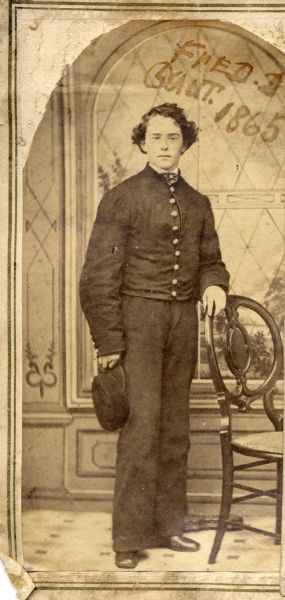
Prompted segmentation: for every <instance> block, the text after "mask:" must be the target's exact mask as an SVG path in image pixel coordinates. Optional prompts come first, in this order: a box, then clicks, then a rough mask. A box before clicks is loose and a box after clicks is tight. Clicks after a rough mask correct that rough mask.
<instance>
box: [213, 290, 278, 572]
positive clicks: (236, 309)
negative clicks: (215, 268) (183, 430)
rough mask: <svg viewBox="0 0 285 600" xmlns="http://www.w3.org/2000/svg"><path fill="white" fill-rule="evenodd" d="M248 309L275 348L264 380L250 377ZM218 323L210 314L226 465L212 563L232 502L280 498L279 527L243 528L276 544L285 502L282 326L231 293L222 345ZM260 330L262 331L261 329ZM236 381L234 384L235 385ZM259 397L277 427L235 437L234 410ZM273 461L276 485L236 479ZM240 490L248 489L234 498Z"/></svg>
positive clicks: (246, 408) (258, 307) (260, 308)
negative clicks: (279, 403) (238, 458)
mask: <svg viewBox="0 0 285 600" xmlns="http://www.w3.org/2000/svg"><path fill="white" fill-rule="evenodd" d="M245 309H246V311H245ZM247 310H249V311H251V312H250V314H251V315H252V316H253V317H254V318H255V319H256V318H257V319H261V320H262V323H263V326H264V327H266V328H267V331H268V339H270V344H271V349H272V352H271V357H272V364H271V365H270V366H269V368H268V372H267V373H266V374H265V375H263V378H262V379H260V378H259V379H258V380H256V379H255V380H254V381H252V379H251V378H249V372H250V369H251V362H252V353H253V352H254V351H255V356H256V348H255V350H254V348H253V343H252V340H253V338H252V336H251V335H250V333H249V331H250V328H251V326H252V325H250V323H251V324H252V322H253V320H254V319H253V320H252V318H251V319H250V321H249V322H246V324H244V323H243V322H242V320H241V319H240V312H243V313H244V314H245V312H247ZM252 311H253V312H252ZM222 314H223V313H222ZM256 315H258V317H256ZM220 318H221V317H220ZM217 323H218V319H217V320H216V319H214V318H213V317H209V316H208V315H206V317H205V336H206V345H207V353H208V361H209V367H210V373H211V377H212V379H213V383H214V386H215V390H216V393H217V398H218V403H219V407H220V413H221V428H220V442H221V451H222V466H223V483H222V499H221V506H220V515H219V519H218V524H217V530H216V535H215V539H214V543H213V547H212V550H211V554H210V557H209V563H210V564H212V563H214V562H215V560H216V557H217V554H218V552H219V549H220V547H221V544H222V540H223V537H224V534H225V532H226V530H227V524H228V523H230V521H229V516H230V511H231V506H232V504H236V503H239V502H242V501H244V500H251V499H254V498H258V497H259V496H267V497H269V498H275V499H276V528H275V532H271V531H265V530H262V529H259V528H257V527H252V526H250V525H246V524H243V525H242V528H243V529H247V530H249V531H254V532H258V533H262V534H264V535H267V536H271V537H273V538H274V539H275V543H277V544H278V543H279V544H280V535H281V501H282V498H281V496H282V464H283V441H282V438H283V434H282V430H283V418H282V416H281V414H279V413H278V411H277V410H276V408H275V406H274V396H275V394H276V392H277V389H276V387H275V384H276V381H277V379H278V378H280V377H281V370H282V342H281V337H280V332H279V329H278V327H277V325H276V323H275V321H274V319H273V317H272V316H271V314H270V313H269V312H268V311H267V310H266V309H265V308H264V307H263V306H261V305H260V304H258V303H257V302H255V301H254V300H251V299H249V298H245V297H242V296H229V297H228V301H227V306H226V310H225V318H224V322H223V333H222V336H220V337H219V339H218V344H217V339H216V334H215V332H214V331H215V328H217V325H216V324H217ZM248 330H249V331H248ZM259 335H261V334H260V333H259ZM222 355H223V356H224V359H223V358H222ZM257 358H259V357H257ZM223 361H225V363H226V365H227V369H228V370H229V372H230V374H231V378H232V381H231V385H229V379H228V378H226V376H225V372H222V367H221V362H223ZM224 371H225V369H224ZM233 382H234V386H232V383H233ZM260 398H262V399H263V406H264V410H265V413H266V415H267V417H268V418H269V420H270V421H271V423H272V425H273V426H274V431H266V432H264V431H263V432H260V433H250V434H247V435H242V436H239V437H234V435H233V433H232V422H233V418H232V412H233V409H234V407H235V410H237V409H238V410H239V411H242V412H245V413H247V412H248V411H249V410H250V408H251V405H252V403H253V402H254V401H256V400H257V399H260ZM236 454H242V455H245V456H247V457H253V458H254V460H253V461H251V462H243V463H242V464H238V465H235V464H234V456H235V455H236ZM269 463H275V464H276V474H277V485H276V488H274V489H270V490H266V489H265V490H261V489H258V488H255V487H252V486H251V485H244V484H243V483H239V482H238V481H236V479H237V478H236V477H235V475H236V474H238V473H240V472H241V471H244V470H246V469H251V468H253V467H258V466H262V465H267V464H269ZM235 489H238V490H242V491H243V492H246V493H245V494H244V493H243V494H242V495H241V496H237V497H233V492H234V490H235Z"/></svg>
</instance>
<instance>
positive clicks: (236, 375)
mask: <svg viewBox="0 0 285 600" xmlns="http://www.w3.org/2000/svg"><path fill="white" fill-rule="evenodd" d="M243 309H248V310H249V311H250V312H251V314H252V315H253V318H250V319H248V320H245V321H244V320H242V319H241V318H240V314H239V313H240V312H241V311H242V310H243ZM254 316H256V318H257V319H258V320H259V322H261V323H262V326H263V327H264V329H266V331H267V340H268V342H270V344H269V345H270V353H269V351H268V349H266V348H265V337H264V333H263V331H261V330H260V329H259V331H258V333H257V334H255V337H254V336H253V335H252V332H251V330H252V327H253V326H254ZM205 337H206V346H207V353H208V361H209V367H210V373H211V377H212V380H213V383H214V386H215V390H216V392H217V394H223V395H225V394H226V396H227V399H228V400H229V401H231V402H233V403H234V404H237V405H238V406H240V408H243V406H244V407H246V405H247V403H245V402H244V400H246V399H250V400H251V401H252V400H254V399H255V398H258V397H261V396H263V395H264V394H266V393H267V392H268V391H270V390H271V389H272V388H273V387H274V385H275V382H276V380H277V379H278V377H280V373H281V369H282V342H281V336H280V331H279V328H278V326H277V324H276V322H275V320H274V319H273V317H272V315H271V314H270V313H269V312H268V310H267V309H266V308H264V306H262V305H261V304H259V303H258V302H256V301H255V300H252V299H251V298H246V297H244V296H234V295H229V296H228V299H227V306H226V310H225V319H224V323H223V333H222V336H220V337H219V343H220V346H221V347H219V349H217V342H216V339H215V335H214V317H213V316H209V315H208V314H206V316H205ZM221 339H222V343H221ZM217 350H219V351H217ZM268 354H270V358H271V360H270V361H269V360H267V363H266V367H267V368H265V369H263V370H261V373H259V376H258V378H256V379H255V378H252V376H251V378H250V386H249V385H248V381H249V373H250V369H251V366H252V364H253V362H254V361H255V362H256V361H257V360H259V363H260V364H262V365H263V364H264V363H265V359H266V358H268V356H267V355H268ZM263 355H264V356H263ZM221 356H223V358H224V362H226V365H227V368H228V370H229V372H230V373H231V376H233V379H234V380H235V386H234V389H231V390H230V389H229V388H228V386H227V384H226V377H225V374H224V372H223V369H222V367H221ZM262 361H263V362H262ZM269 362H270V364H268V363H269Z"/></svg>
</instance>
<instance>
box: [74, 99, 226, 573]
mask: <svg viewBox="0 0 285 600" xmlns="http://www.w3.org/2000/svg"><path fill="white" fill-rule="evenodd" d="M196 139H197V128H196V125H195V123H193V122H191V121H190V122H189V121H187V119H186V116H185V114H184V111H183V110H182V109H181V108H179V107H178V106H177V105H176V104H163V105H161V106H157V107H155V108H152V109H151V110H150V111H149V112H148V113H147V114H145V115H144V116H143V117H142V120H141V122H140V124H139V125H138V127H136V128H135V129H134V130H133V137H132V140H133V143H135V144H137V145H138V146H139V148H140V150H141V151H142V152H144V153H145V154H146V155H147V158H148V163H147V165H146V167H145V168H144V169H143V171H141V172H140V173H138V174H137V175H134V176H133V177H130V178H129V179H127V180H125V181H124V182H123V183H121V184H119V185H117V186H116V187H114V188H113V189H111V190H110V191H109V192H107V193H106V194H105V195H104V197H103V199H102V200H101V203H100V206H99V209H98V213H97V218H96V221H95V224H94V228H93V231H92V234H91V238H90V242H89V246H88V250H87V255H86V261H85V265H84V268H83V271H82V276H81V281H80V298H81V304H82V309H83V311H84V313H85V316H86V318H87V321H88V323H89V327H90V331H91V335H92V338H93V341H94V343H95V345H96V348H97V350H98V364H99V366H101V367H102V368H104V369H112V368H113V367H114V366H115V365H116V364H117V363H118V362H119V361H121V363H122V365H123V368H124V371H125V376H126V394H127V399H128V402H129V407H130V414H129V418H128V421H127V423H126V424H125V426H124V427H123V429H122V430H121V431H120V435H119V441H118V448H117V468H116V485H115V496H114V511H113V540H114V545H113V547H114V550H115V552H116V564H117V566H119V567H125V568H133V567H135V566H136V565H137V563H138V560H139V556H140V555H139V551H140V550H142V549H146V548H150V547H156V546H163V547H169V548H171V549H172V550H176V551H195V550H197V549H198V548H199V545H198V544H197V542H195V541H194V540H191V539H190V538H188V537H187V536H185V535H183V521H184V518H185V516H186V512H187V502H186V478H187V454H188V450H189V414H188V410H189V390H190V384H191V380H192V377H193V374H194V371H195V366H196V356H197V308H196V304H197V300H198V299H199V298H201V299H202V301H203V305H204V308H205V309H206V308H207V309H208V311H209V313H210V314H211V313H212V311H213V309H214V307H215V311H216V313H218V312H219V311H220V310H222V309H223V308H224V307H225V302H226V291H227V288H228V279H229V276H228V272H227V270H226V268H225V265H224V263H223V262H222V261H221V253H220V247H219V241H218V237H217V233H216V231H215V226H214V219H213V214H212V210H211V206H210V202H209V200H208V198H207V197H205V196H203V195H202V194H200V193H199V192H197V191H196V190H194V189H193V188H192V187H191V186H190V185H188V184H187V183H186V181H185V180H184V179H183V177H182V176H181V175H180V171H179V170H178V163H179V159H180V156H181V154H182V153H183V152H185V151H186V150H187V148H189V147H190V146H191V145H192V144H193V143H194V142H195V141H196Z"/></svg>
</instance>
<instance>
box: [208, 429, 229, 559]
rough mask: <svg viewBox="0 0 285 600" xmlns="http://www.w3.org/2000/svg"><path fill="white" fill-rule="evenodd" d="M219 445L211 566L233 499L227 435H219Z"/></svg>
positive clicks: (215, 556) (217, 550)
mask: <svg viewBox="0 0 285 600" xmlns="http://www.w3.org/2000/svg"><path fill="white" fill-rule="evenodd" d="M221 445H222V463H223V485H222V498H221V506H220V515H219V520H218V524H217V530H216V535H215V539H214V543H213V547H212V550H211V554H210V557H209V560H208V563H209V564H213V563H215V562H216V558H217V555H218V552H219V550H220V547H221V544H222V541H223V537H224V535H225V532H226V529H227V521H228V518H229V515H230V510H231V503H232V497H233V455H232V451H231V449H230V442H229V439H228V436H227V435H224V436H223V434H221Z"/></svg>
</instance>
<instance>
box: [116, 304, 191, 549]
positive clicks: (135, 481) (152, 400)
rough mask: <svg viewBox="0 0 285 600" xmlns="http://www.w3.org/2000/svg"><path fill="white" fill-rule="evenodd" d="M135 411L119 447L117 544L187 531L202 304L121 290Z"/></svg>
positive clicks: (141, 543) (147, 542)
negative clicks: (199, 308) (191, 426)
mask: <svg viewBox="0 0 285 600" xmlns="http://www.w3.org/2000/svg"><path fill="white" fill-rule="evenodd" d="M123 320H124V333H125V339H126V351H125V355H124V357H123V365H124V370H125V374H126V389H127V397H128V401H129V405H130V415H129V419H128V421H127V423H126V424H125V426H124V427H123V429H122V430H121V432H120V435H119V440H118V447H117V466H116V484H115V496H114V510H113V540H114V546H113V547H114V550H115V551H126V550H136V549H142V548H147V547H151V545H153V542H154V543H155V540H156V539H157V538H161V537H167V536H170V535H178V534H180V533H181V532H182V530H183V518H184V516H185V513H186V510H187V505H186V478H187V455H188V450H189V446H190V444H189V391H190V384H191V380H192V377H193V374H194V371H195V366H196V357H197V309H196V304H195V302H193V301H186V302H177V301H170V302H168V301H164V300H151V299H148V298H140V297H133V296H123Z"/></svg>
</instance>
